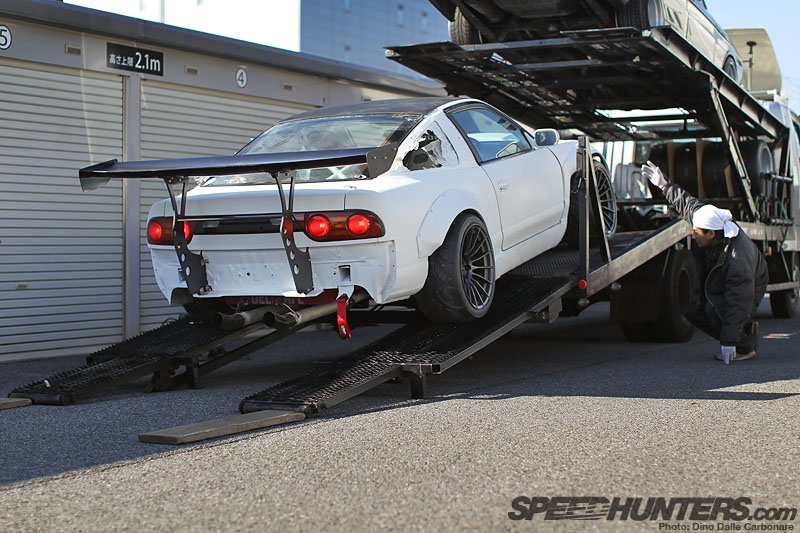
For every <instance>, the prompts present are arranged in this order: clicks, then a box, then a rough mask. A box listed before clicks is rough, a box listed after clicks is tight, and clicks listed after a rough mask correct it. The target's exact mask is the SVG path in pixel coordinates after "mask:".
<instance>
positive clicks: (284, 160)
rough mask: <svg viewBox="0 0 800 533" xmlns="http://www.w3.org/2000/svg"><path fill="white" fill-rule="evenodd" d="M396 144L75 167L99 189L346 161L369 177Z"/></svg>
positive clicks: (86, 184)
mask: <svg viewBox="0 0 800 533" xmlns="http://www.w3.org/2000/svg"><path fill="white" fill-rule="evenodd" d="M396 150H397V145H394V144H392V145H386V146H382V147H380V148H351V149H347V150H323V151H315V152H285V153H276V154H244V155H230V156H218V157H192V158H187V159H159V160H153V161H126V162H119V161H117V160H116V159H112V160H110V161H105V162H103V163H97V164H96V165H92V166H89V167H86V168H82V169H80V170H79V171H78V176H79V177H80V180H81V188H82V189H83V190H84V192H87V191H92V190H94V189H98V188H100V187H102V186H103V185H105V184H106V183H108V181H109V180H110V179H111V178H122V179H127V178H162V179H166V178H170V181H171V182H173V183H174V182H175V181H176V180H175V179H173V178H180V179H182V178H189V177H199V176H230V175H233V174H250V173H256V172H267V173H270V174H274V173H277V172H283V173H286V172H289V171H292V170H303V169H308V168H323V167H334V166H345V165H358V164H359V163H363V164H366V165H367V175H368V177H370V178H374V177H375V176H377V175H379V174H382V173H384V172H386V171H387V170H388V169H389V167H390V166H391V164H392V162H393V161H394V155H395V151H396Z"/></svg>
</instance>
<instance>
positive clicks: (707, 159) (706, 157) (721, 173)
mask: <svg viewBox="0 0 800 533" xmlns="http://www.w3.org/2000/svg"><path fill="white" fill-rule="evenodd" d="M730 164H731V163H730V158H729V157H728V147H727V146H726V145H724V144H722V143H709V144H708V145H706V147H705V149H704V150H703V161H702V169H703V187H704V188H705V191H706V197H708V198H727V197H728V196H730V195H729V194H728V180H727V179H726V178H725V169H727V168H728V167H729V166H730Z"/></svg>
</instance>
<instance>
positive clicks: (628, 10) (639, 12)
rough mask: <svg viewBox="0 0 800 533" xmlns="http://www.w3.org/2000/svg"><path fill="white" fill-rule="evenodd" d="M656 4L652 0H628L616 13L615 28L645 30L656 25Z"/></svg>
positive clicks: (657, 17)
mask: <svg viewBox="0 0 800 533" xmlns="http://www.w3.org/2000/svg"><path fill="white" fill-rule="evenodd" d="M658 15H659V13H658V4H657V2H654V1H653V0H630V2H628V3H627V4H625V5H624V6H623V7H621V8H620V9H619V10H618V11H617V26H618V27H620V28H628V27H632V28H636V29H637V30H646V29H648V28H652V27H653V26H655V25H657V24H658V19H659V18H660V17H659V16H658Z"/></svg>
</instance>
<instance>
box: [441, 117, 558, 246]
mask: <svg viewBox="0 0 800 533" xmlns="http://www.w3.org/2000/svg"><path fill="white" fill-rule="evenodd" d="M449 115H450V117H451V119H452V120H453V122H454V123H455V124H456V126H457V127H458V128H459V129H460V130H461V133H462V134H463V135H464V138H465V139H466V140H467V142H468V143H469V145H470V149H471V150H472V153H473V155H474V156H475V159H476V160H477V162H478V164H479V165H480V166H481V168H483V170H484V171H485V172H486V174H487V175H488V176H489V179H490V180H491V182H492V185H493V186H494V191H495V196H496V199H497V208H498V210H499V213H500V224H501V226H502V231H503V244H502V249H503V250H506V249H508V248H511V247H512V246H514V245H516V244H519V243H520V242H522V241H524V240H525V239H528V238H529V237H532V236H533V235H536V234H537V233H539V232H541V231H543V230H545V229H547V228H549V227H552V226H554V225H555V224H558V223H559V221H560V220H561V215H562V213H563V210H564V181H563V176H562V171H561V164H560V163H559V162H558V159H557V158H556V156H555V155H554V154H553V153H552V152H551V151H550V150H548V149H546V148H540V149H536V148H534V147H533V146H532V145H531V143H530V141H529V140H528V137H527V136H526V135H525V134H524V133H523V131H522V128H520V127H519V126H518V125H517V124H515V123H514V122H513V121H512V120H511V119H509V118H508V117H505V116H503V115H502V114H500V113H499V112H498V111H496V110H493V109H490V108H488V107H486V106H481V105H471V106H467V107H459V108H456V109H455V110H454V111H452V112H450V113H449Z"/></svg>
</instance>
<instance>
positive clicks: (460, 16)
mask: <svg viewBox="0 0 800 533" xmlns="http://www.w3.org/2000/svg"><path fill="white" fill-rule="evenodd" d="M448 27H449V30H450V41H451V42H453V43H455V44H458V45H461V44H479V43H480V42H481V35H480V33H478V29H477V28H476V27H475V26H473V25H472V23H471V22H470V21H469V20H468V19H467V17H465V16H464V13H462V12H461V8H460V7H456V11H455V15H454V16H453V21H452V22H451V23H450V24H449V25H448Z"/></svg>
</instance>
